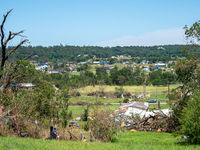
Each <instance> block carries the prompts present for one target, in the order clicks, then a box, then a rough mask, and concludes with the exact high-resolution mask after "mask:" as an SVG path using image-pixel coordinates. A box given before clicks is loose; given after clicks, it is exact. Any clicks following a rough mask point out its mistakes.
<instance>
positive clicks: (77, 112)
mask: <svg viewBox="0 0 200 150" xmlns="http://www.w3.org/2000/svg"><path fill="white" fill-rule="evenodd" d="M118 107H119V105H106V106H104V105H92V106H91V107H90V108H89V114H90V113H91V112H93V111H94V109H96V108H98V109H110V110H111V111H113V112H114V111H115V110H116V109H117V108H118ZM84 108H86V106H69V107H68V111H72V116H73V118H74V119H75V118H76V117H81V115H82V114H83V113H84Z"/></svg>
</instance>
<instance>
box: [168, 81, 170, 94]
mask: <svg viewBox="0 0 200 150" xmlns="http://www.w3.org/2000/svg"><path fill="white" fill-rule="evenodd" d="M169 90H170V88H169V82H168V94H169Z"/></svg>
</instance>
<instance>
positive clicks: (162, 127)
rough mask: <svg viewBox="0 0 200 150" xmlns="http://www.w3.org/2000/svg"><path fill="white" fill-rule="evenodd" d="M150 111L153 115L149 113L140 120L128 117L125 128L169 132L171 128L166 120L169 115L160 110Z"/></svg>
mask: <svg viewBox="0 0 200 150" xmlns="http://www.w3.org/2000/svg"><path fill="white" fill-rule="evenodd" d="M152 112H153V113H154V115H150V116H148V117H146V118H145V117H144V118H143V119H144V120H142V121H136V120H133V119H131V118H129V121H127V124H128V126H127V128H128V129H129V130H131V129H134V130H137V131H152V132H170V131H171V130H172V129H171V128H170V122H169V120H168V117H169V116H168V115H166V114H165V113H163V112H162V110H158V111H157V112H154V111H152ZM171 113H172V112H171Z"/></svg>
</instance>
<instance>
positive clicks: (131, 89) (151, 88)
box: [79, 84, 180, 95]
mask: <svg viewBox="0 0 200 150" xmlns="http://www.w3.org/2000/svg"><path fill="white" fill-rule="evenodd" d="M178 86H180V84H172V85H170V90H172V89H174V88H176V87H178ZM116 87H117V88H119V86H109V85H105V86H104V91H106V92H109V91H115V88H116ZM123 88H124V90H125V91H129V92H132V93H138V94H139V93H141V92H143V91H144V87H143V86H123ZM96 90H97V91H98V90H99V85H96V86H95V87H93V86H87V87H85V88H80V89H79V92H80V93H81V94H84V95H85V94H86V93H90V92H93V91H96ZM167 91H168V87H167V86H157V92H158V93H161V92H167ZM146 93H156V86H146Z"/></svg>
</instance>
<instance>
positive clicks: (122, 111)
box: [112, 101, 173, 132]
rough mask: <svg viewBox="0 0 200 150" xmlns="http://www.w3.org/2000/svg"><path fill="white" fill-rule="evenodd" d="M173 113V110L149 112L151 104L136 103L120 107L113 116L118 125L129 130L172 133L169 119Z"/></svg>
mask: <svg viewBox="0 0 200 150" xmlns="http://www.w3.org/2000/svg"><path fill="white" fill-rule="evenodd" d="M172 113H173V110H171V109H158V110H154V111H153V110H152V111H149V103H142V102H138V101H134V102H132V103H129V104H125V105H122V106H120V107H119V108H118V109H117V110H116V111H115V112H114V113H113V114H112V116H113V117H115V121H116V123H120V126H121V127H127V129H128V128H129V129H135V130H137V131H158V132H166V131H170V130H171V129H170V125H169V124H168V117H170V116H171V115H172Z"/></svg>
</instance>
